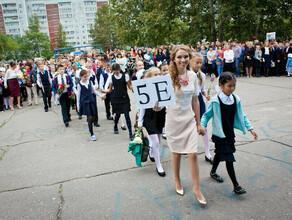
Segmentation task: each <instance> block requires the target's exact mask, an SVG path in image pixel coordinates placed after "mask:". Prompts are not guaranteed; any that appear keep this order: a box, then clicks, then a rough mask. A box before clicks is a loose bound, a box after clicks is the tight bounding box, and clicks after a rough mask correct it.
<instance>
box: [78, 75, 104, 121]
mask: <svg viewBox="0 0 292 220" xmlns="http://www.w3.org/2000/svg"><path fill="white" fill-rule="evenodd" d="M77 94H78V95H77V97H78V98H77V106H78V108H79V113H80V115H86V116H93V115H95V114H96V107H95V106H96V105H95V104H96V102H95V100H94V98H93V95H94V96H95V95H98V96H99V97H102V95H101V94H99V93H98V92H97V91H96V90H95V89H94V85H93V83H92V81H91V80H88V82H87V83H83V82H82V81H80V83H79V84H78V86H77Z"/></svg>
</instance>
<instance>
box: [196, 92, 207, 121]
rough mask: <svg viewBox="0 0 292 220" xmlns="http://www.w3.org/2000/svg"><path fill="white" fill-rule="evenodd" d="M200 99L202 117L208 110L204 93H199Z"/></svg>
mask: <svg viewBox="0 0 292 220" xmlns="http://www.w3.org/2000/svg"><path fill="white" fill-rule="evenodd" d="M198 99H199V102H200V118H202V116H203V114H204V113H205V112H206V104H205V102H204V98H203V95H202V93H200V94H199V96H198Z"/></svg>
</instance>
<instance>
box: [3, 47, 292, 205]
mask: <svg viewBox="0 0 292 220" xmlns="http://www.w3.org/2000/svg"><path fill="white" fill-rule="evenodd" d="M254 45H255V47H254ZM170 51H171V52H170ZM284 70H285V71H287V75H288V76H290V75H291V71H292V41H291V42H285V44H283V43H277V42H269V41H266V42H264V44H261V43H259V42H255V44H253V43H252V42H247V43H245V44H243V43H239V42H236V41H233V42H225V43H214V42H212V43H211V44H210V45H209V44H206V43H200V44H198V45H194V46H190V45H172V46H170V47H168V46H161V47H158V48H147V47H145V48H138V47H136V46H135V47H133V48H131V49H130V50H129V51H124V50H120V49H115V50H114V51H112V52H106V53H94V52H92V53H88V54H81V55H78V56H70V55H62V56H60V57H59V58H58V59H54V58H52V59H50V60H49V61H47V60H45V59H29V60H26V61H19V62H18V63H15V62H10V63H9V65H8V64H4V65H2V67H1V68H0V74H1V75H0V88H1V89H0V111H2V110H3V109H9V108H10V109H11V110H14V105H17V107H18V108H22V103H23V102H25V101H27V102H28V106H31V105H33V104H34V105H38V103H39V97H42V99H43V104H44V111H45V112H48V111H49V109H50V108H52V105H60V106H61V112H62V118H63V122H64V124H65V126H66V127H67V126H69V123H70V121H71V113H70V110H71V109H72V110H73V111H75V110H76V112H77V113H76V114H78V117H79V119H82V117H84V116H86V119H87V124H88V130H89V132H90V137H91V140H93V141H95V140H96V137H95V135H94V131H93V130H94V129H93V126H96V127H99V126H100V124H99V115H98V105H97V102H98V101H97V98H96V97H98V98H100V99H101V100H103V101H104V105H105V109H106V118H107V119H108V120H114V128H113V133H114V134H118V133H119V126H118V124H119V123H120V127H121V129H123V130H126V129H127V128H128V131H129V138H130V139H131V140H132V139H133V132H132V122H131V118H130V114H129V112H130V111H131V105H130V98H129V95H128V90H133V88H132V85H131V81H132V80H140V79H142V78H150V77H155V76H158V75H166V74H169V75H170V76H171V79H172V82H173V87H174V90H175V95H176V103H177V106H175V107H171V108H168V109H167V110H166V109H165V108H159V107H157V105H155V106H154V107H153V108H150V109H142V110H140V111H139V113H137V115H136V118H135V123H134V129H141V128H142V127H144V128H145V129H146V130H147V134H148V139H149V145H150V147H151V148H150V154H149V157H150V159H151V161H153V162H156V171H157V173H158V175H159V176H165V175H166V174H165V172H164V169H163V168H162V165H161V163H160V156H159V145H160V141H161V138H162V137H165V138H166V137H167V141H168V145H169V147H170V149H171V151H172V152H173V158H172V159H173V161H174V162H173V169H174V172H175V178H176V179H175V186H176V192H177V193H178V194H179V195H183V194H184V192H183V189H182V185H181V183H180V180H179V163H180V155H181V154H188V156H189V157H190V158H189V160H190V164H193V165H194V167H195V169H194V170H192V169H191V168H190V169H191V170H190V171H191V174H192V177H193V181H194V192H195V194H196V196H197V199H198V201H199V203H200V204H205V203H206V201H205V199H204V197H203V196H202V194H201V192H200V190H199V188H198V187H199V185H198V180H197V179H196V176H198V173H197V172H198V170H197V169H198V165H197V160H196V152H197V140H196V138H195V137H194V132H195V133H196V132H198V133H199V134H201V135H203V142H204V146H205V160H206V161H207V162H209V163H211V164H213V168H212V171H211V173H210V176H211V177H212V178H213V179H215V180H216V181H218V182H223V178H222V177H220V176H219V175H218V174H217V173H216V169H217V167H218V165H219V163H220V161H226V168H227V171H228V174H229V176H230V178H231V180H232V183H233V185H234V192H235V193H237V194H243V193H245V190H244V189H243V188H242V187H240V185H239V184H238V182H237V180H236V177H235V171H234V167H233V162H234V161H235V159H234V157H233V153H234V152H235V147H234V143H235V139H234V138H235V135H234V132H233V130H234V128H237V129H240V130H241V131H243V132H244V133H245V128H247V129H248V130H249V131H250V132H251V133H252V135H253V136H254V138H255V139H256V138H257V135H256V133H255V132H254V131H253V127H252V126H251V124H250V123H249V121H248V120H247V118H246V117H245V115H244V113H243V111H242V107H241V101H240V99H239V97H237V96H236V95H235V94H233V92H234V90H235V84H236V77H239V76H241V75H242V74H246V75H247V77H252V75H255V76H261V75H264V76H270V75H272V74H275V75H284ZM211 73H214V74H216V75H217V76H218V77H219V86H220V87H221V90H220V92H219V93H218V94H217V95H216V96H214V97H213V98H212V99H211V97H210V94H209V93H207V91H206V89H205V80H206V74H211ZM233 73H235V74H233ZM203 97H205V98H206V99H207V100H210V101H211V103H210V104H209V107H208V109H206V106H205V103H204V98H203ZM194 113H195V118H194ZM198 113H199V114H198ZM204 113H205V114H204ZM218 114H221V115H218ZM121 115H123V116H124V117H121ZM197 115H198V117H197ZM123 118H125V121H124V120H123ZM211 118H213V129H212V130H213V135H212V140H213V142H214V143H215V149H216V150H215V153H216V154H215V157H214V158H212V157H211V154H210V150H209V136H208V132H207V123H208V121H209V120H210V119H211ZM201 119H202V122H201ZM223 119H224V120H223ZM214 121H215V123H214ZM125 124H126V126H127V128H126V126H125ZM201 124H202V126H203V127H204V128H203V127H202V126H201ZM180 125H181V126H180ZM165 129H166V132H165ZM177 129H181V132H178V131H177ZM183 131H185V132H183ZM165 133H166V135H165ZM188 133H189V136H188V138H187V139H185V136H184V135H188ZM163 135H164V136H163ZM182 142H183V143H185V144H181V143H182ZM182 145H184V146H182ZM194 146H195V147H194ZM193 154H194V155H193Z"/></svg>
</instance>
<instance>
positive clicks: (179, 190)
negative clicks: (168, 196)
mask: <svg viewBox="0 0 292 220" xmlns="http://www.w3.org/2000/svg"><path fill="white" fill-rule="evenodd" d="M175 192H176V193H177V194H178V195H180V196H183V195H184V194H185V192H184V189H183V188H182V189H175Z"/></svg>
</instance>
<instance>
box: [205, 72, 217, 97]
mask: <svg viewBox="0 0 292 220" xmlns="http://www.w3.org/2000/svg"><path fill="white" fill-rule="evenodd" d="M215 78H216V76H215V74H214V73H212V74H211V78H210V81H211V84H210V86H209V88H208V92H207V94H208V95H210V93H211V89H212V86H213V83H214V80H215Z"/></svg>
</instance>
